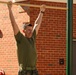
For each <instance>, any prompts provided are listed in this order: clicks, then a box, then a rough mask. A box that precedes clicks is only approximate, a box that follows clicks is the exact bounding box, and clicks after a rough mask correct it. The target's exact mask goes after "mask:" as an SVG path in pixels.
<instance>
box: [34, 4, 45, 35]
mask: <svg viewBox="0 0 76 75" xmlns="http://www.w3.org/2000/svg"><path fill="white" fill-rule="evenodd" d="M45 7H46V6H45V5H41V7H40V12H39V15H38V17H37V19H36V21H35V23H34V27H33V31H34V30H36V35H37V34H38V30H39V28H40V25H41V22H42V17H43V14H44V12H45Z"/></svg>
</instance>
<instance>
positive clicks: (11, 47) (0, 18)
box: [0, 4, 29, 75]
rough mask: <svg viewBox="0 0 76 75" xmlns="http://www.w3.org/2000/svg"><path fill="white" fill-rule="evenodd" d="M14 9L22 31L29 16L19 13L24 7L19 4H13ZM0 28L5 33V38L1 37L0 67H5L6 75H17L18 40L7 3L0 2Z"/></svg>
mask: <svg viewBox="0 0 76 75" xmlns="http://www.w3.org/2000/svg"><path fill="white" fill-rule="evenodd" d="M12 10H13V14H14V16H15V19H16V22H17V24H18V26H19V28H20V29H21V31H22V23H23V22H27V21H29V16H28V15H27V14H26V13H19V12H20V11H21V10H22V9H21V8H19V7H18V6H13V8H12ZM0 29H1V30H2V32H3V35H4V36H3V38H2V39H0V69H4V70H5V73H6V75H17V71H18V61H17V53H16V50H17V48H16V42H15V39H14V35H13V29H12V26H11V22H10V19H9V13H8V8H7V5H5V4H0Z"/></svg>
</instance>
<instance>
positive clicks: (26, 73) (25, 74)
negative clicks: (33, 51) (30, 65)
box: [18, 70, 39, 75]
mask: <svg viewBox="0 0 76 75" xmlns="http://www.w3.org/2000/svg"><path fill="white" fill-rule="evenodd" d="M18 75H39V74H38V71H37V70H22V71H19V72H18Z"/></svg>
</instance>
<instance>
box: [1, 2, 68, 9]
mask: <svg viewBox="0 0 76 75" xmlns="http://www.w3.org/2000/svg"><path fill="white" fill-rule="evenodd" d="M0 3H4V4H8V2H4V1H0ZM12 4H13V5H20V6H28V7H36V8H40V7H41V6H40V5H35V4H23V3H14V2H13V3H12ZM46 8H48V9H58V10H67V8H66V7H54V6H46Z"/></svg>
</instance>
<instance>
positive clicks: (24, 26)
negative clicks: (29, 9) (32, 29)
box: [23, 22, 32, 29]
mask: <svg viewBox="0 0 76 75" xmlns="http://www.w3.org/2000/svg"><path fill="white" fill-rule="evenodd" d="M27 26H32V24H30V22H26V23H23V29H26V27H27Z"/></svg>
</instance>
